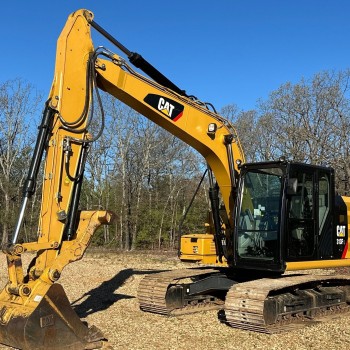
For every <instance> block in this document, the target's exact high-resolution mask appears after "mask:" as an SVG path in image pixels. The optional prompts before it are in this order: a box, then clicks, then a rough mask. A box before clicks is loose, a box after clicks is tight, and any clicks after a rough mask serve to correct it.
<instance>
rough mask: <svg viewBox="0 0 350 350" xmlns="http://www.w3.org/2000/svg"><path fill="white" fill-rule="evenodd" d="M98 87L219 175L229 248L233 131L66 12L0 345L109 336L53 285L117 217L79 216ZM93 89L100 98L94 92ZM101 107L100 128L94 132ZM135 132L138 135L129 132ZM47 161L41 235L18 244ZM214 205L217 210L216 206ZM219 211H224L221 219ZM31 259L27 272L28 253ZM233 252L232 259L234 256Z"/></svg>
mask: <svg viewBox="0 0 350 350" xmlns="http://www.w3.org/2000/svg"><path fill="white" fill-rule="evenodd" d="M91 27H94V28H95V29H97V30H98V31H99V32H100V33H102V34H103V35H105V36H106V37H107V39H109V40H110V41H112V42H113V43H114V44H116V45H117V46H118V47H119V48H120V49H121V50H122V51H123V52H124V53H126V54H127V56H128V58H129V59H130V60H131V61H132V62H134V63H135V64H136V65H137V66H138V67H139V68H141V69H143V70H144V71H145V72H146V73H148V74H149V75H150V76H151V77H152V78H153V79H150V78H148V77H146V76H144V75H142V74H140V73H138V72H136V71H135V70H134V69H133V68H131V66H130V65H129V64H128V63H126V61H125V59H123V58H122V57H121V56H119V55H117V54H115V53H113V52H111V51H109V50H107V49H104V48H100V47H99V48H97V49H95V48H94V46H93V43H92V39H91V33H90V30H91ZM99 89H100V90H104V91H106V92H107V93H109V94H111V95H113V96H114V97H115V98H117V99H119V100H120V101H122V102H124V103H125V104H127V105H129V106H130V107H131V108H133V109H134V110H136V111H138V112H139V113H141V114H143V115H144V116H145V117H147V118H148V119H150V120H152V121H153V122H155V123H156V124H158V125H160V126H161V127H162V128H164V129H166V130H168V131H169V132H170V133H172V134H173V135H175V136H177V137H178V138H180V139H181V140H183V141H184V142H186V143H187V144H188V145H190V146H192V147H193V148H194V149H196V150H197V151H198V152H199V153H200V154H202V155H203V157H204V158H205V159H206V161H207V163H208V168H209V169H210V171H212V172H213V173H214V174H215V178H216V182H217V184H218V187H219V189H220V192H221V197H222V201H223V203H224V207H225V213H226V215H225V216H226V218H225V220H224V221H225V222H226V230H225V232H224V233H222V232H221V231H220V230H221V223H220V222H219V220H220V219H219V218H218V216H217V217H216V218H215V217H214V223H215V221H216V228H217V231H218V232H217V237H219V238H217V240H218V242H217V246H218V247H220V246H221V249H220V250H218V255H219V256H220V257H222V256H223V255H225V251H226V249H223V245H222V244H221V243H220V242H219V240H220V241H225V242H228V243H229V242H230V238H231V234H232V227H233V222H232V217H233V213H232V208H233V201H234V191H235V187H236V182H237V180H236V176H237V174H238V172H239V169H238V165H237V164H239V162H244V156H243V152H242V149H241V146H240V143H239V140H238V137H237V134H236V132H235V130H234V128H233V127H232V125H231V124H230V123H229V122H228V121H227V120H226V119H224V118H223V117H222V116H220V115H218V114H217V113H215V111H212V110H210V109H209V108H208V107H207V105H206V104H204V103H202V102H200V101H198V100H197V99H195V98H193V97H189V96H187V95H186V93H185V92H184V91H182V90H181V89H179V88H178V87H177V86H176V85H174V84H173V83H172V82H170V81H169V80H168V79H167V78H166V77H164V76H163V75H162V74H161V73H159V72H158V71H157V70H156V69H155V68H154V67H153V66H151V65H150V64H149V63H148V62H147V61H145V60H144V59H143V58H142V57H141V56H140V55H138V54H135V53H132V52H130V51H128V50H127V49H126V48H125V47H124V46H123V45H121V44H120V43H119V42H118V41H117V40H116V39H114V38H113V37H112V36H111V35H109V34H108V33H107V32H106V31H104V30H103V29H102V28H101V27H100V26H99V25H98V24H97V23H96V22H95V21H94V20H93V14H92V13H91V12H90V11H87V10H79V11H77V12H75V13H73V14H72V15H70V16H69V18H68V20H67V22H66V25H65V27H64V29H63V31H62V33H61V35H60V37H59V39H58V43H57V53H56V66H55V72H54V79H53V83H52V87H51V91H50V93H49V97H48V100H47V103H46V105H45V110H44V112H43V118H42V122H41V125H40V127H39V133H38V138H37V142H36V146H35V150H34V154H33V158H32V162H31V165H30V168H29V171H28V177H27V181H26V185H25V187H24V191H23V194H24V200H23V205H22V208H21V211H20V214H19V218H18V222H17V226H16V228H15V232H14V234H13V237H12V242H11V244H9V245H8V246H7V247H4V248H3V251H4V252H5V254H6V256H7V261H8V272H9V282H8V284H7V285H6V287H5V288H4V289H3V291H2V292H1V294H0V342H1V343H4V344H7V345H10V346H14V347H17V348H20V349H34V348H35V349H63V348H64V349H66V348H69V349H87V348H100V347H103V346H104V341H103V335H102V333H101V332H99V331H98V330H96V329H95V328H87V327H86V326H85V325H84V324H83V323H82V322H80V320H79V319H78V317H77V315H76V314H75V312H74V311H73V310H72V309H71V307H70V305H69V301H68V299H67V297H66V295H65V293H64V291H63V288H62V287H61V286H60V285H58V284H57V283H55V282H56V281H57V280H58V279H59V277H60V275H61V273H62V270H63V269H64V267H65V266H66V265H67V264H68V263H70V262H73V261H76V260H79V259H81V258H82V257H83V254H84V252H85V250H86V248H87V247H88V245H89V243H90V241H91V238H92V236H93V234H94V232H95V230H96V229H97V228H98V227H99V226H100V225H101V224H107V223H109V222H110V221H111V220H112V213H110V212H108V211H80V210H79V207H78V205H79V198H80V192H81V186H82V181H83V174H84V167H85V162H86V156H87V153H88V151H89V147H90V145H91V143H92V142H93V141H94V140H96V139H97V138H98V137H99V136H100V135H101V133H102V132H103V127H104V120H103V118H104V117H103V115H104V113H103V106H102V103H101V99H100V96H99ZM94 90H95V92H94ZM94 96H95V98H97V102H98V104H99V107H100V109H101V111H100V112H101V113H100V115H101V121H100V123H99V125H100V130H99V131H98V132H97V134H96V135H91V134H90V133H89V131H88V130H89V127H90V125H91V122H92V118H93V117H94V114H95V113H94V112H93V110H95V111H96V106H95V105H96V104H95V103H94V101H93V99H94ZM130 132H132V131H130ZM43 159H44V160H45V165H44V178H43V188H42V200H41V210H40V219H39V226H38V236H37V237H38V238H37V241H35V242H28V243H22V244H21V243H19V235H20V230H21V226H22V222H23V220H24V217H25V209H26V206H27V203H28V200H29V199H30V197H31V196H32V195H33V193H34V192H35V188H36V182H37V177H38V174H39V169H40V166H41V165H40V164H41V162H42V160H43ZM214 187H215V186H214V181H212V188H213V193H212V196H211V197H212V203H214V207H215V206H216V207H215V208H216V209H215V211H216V212H217V213H218V195H217V193H216V192H215V191H214ZM215 203H216V204H215ZM217 215H218V214H217ZM26 251H30V252H34V253H35V258H34V259H33V260H32V262H31V263H30V265H29V266H28V269H27V271H26V272H24V270H23V267H22V258H21V255H22V253H24V252H26ZM230 255H231V256H232V253H231V254H230Z"/></svg>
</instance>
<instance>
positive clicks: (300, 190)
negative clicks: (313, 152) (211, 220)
mask: <svg viewBox="0 0 350 350" xmlns="http://www.w3.org/2000/svg"><path fill="white" fill-rule="evenodd" d="M346 211H347V209H346V205H345V203H344V201H343V200H342V198H341V197H340V196H335V189H334V171H333V169H332V168H327V167H321V166H314V165H306V164H301V163H294V162H286V161H278V162H264V163H254V164H245V165H243V166H242V168H241V179H240V185H239V189H238V200H237V207H236V215H235V220H236V225H235V234H234V238H235V239H234V243H235V253H236V254H235V257H234V259H235V261H234V264H235V266H236V267H238V268H244V269H256V270H264V271H275V272H284V271H285V270H289V269H294V268H295V269H296V267H297V266H298V267H300V268H303V266H305V268H307V266H310V262H314V263H315V262H319V263H321V262H322V261H327V260H333V259H341V258H342V257H344V253H345V250H346V242H347V230H346V228H347V215H346ZM332 213H335V215H332ZM320 267H321V266H320Z"/></svg>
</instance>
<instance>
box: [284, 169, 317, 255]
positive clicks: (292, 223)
mask: <svg viewBox="0 0 350 350" xmlns="http://www.w3.org/2000/svg"><path fill="white" fill-rule="evenodd" d="M315 178H316V176H315V171H314V169H313V168H311V167H303V166H300V165H291V167H290V171H289V181H290V182H294V188H293V191H289V192H288V193H287V211H286V218H285V219H286V231H285V232H286V241H285V243H286V260H287V261H295V260H298V261H302V260H311V259H314V258H315V256H316V244H317V242H316V240H317V235H316V232H318V229H317V230H316V222H317V216H318V215H316V209H317V207H318V203H317V202H316V192H317V191H316V186H315Z"/></svg>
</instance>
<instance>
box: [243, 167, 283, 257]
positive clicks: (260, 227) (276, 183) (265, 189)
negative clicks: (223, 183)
mask: <svg viewBox="0 0 350 350" xmlns="http://www.w3.org/2000/svg"><path fill="white" fill-rule="evenodd" d="M282 176H283V170H282V169H281V168H266V169H252V170H249V171H248V172H246V173H245V174H244V175H243V177H242V187H241V191H242V192H241V203H240V204H241V205H240V212H239V213H238V219H239V221H238V225H237V226H238V227H237V229H238V237H237V248H238V256H239V257H240V258H254V259H265V260H274V259H277V250H278V240H277V238H278V237H277V236H278V234H277V233H278V230H279V225H280V205H281V204H280V203H281V194H282Z"/></svg>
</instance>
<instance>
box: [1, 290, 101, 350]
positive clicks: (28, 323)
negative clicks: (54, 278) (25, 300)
mask: <svg viewBox="0 0 350 350" xmlns="http://www.w3.org/2000/svg"><path fill="white" fill-rule="evenodd" d="M33 299H34V300H35V297H34V296H33ZM36 299H38V298H36ZM0 309H1V310H2V312H3V313H8V312H10V313H11V316H10V319H9V321H8V322H6V324H4V323H1V322H0V343H2V344H5V345H9V346H11V347H15V348H18V349H23V350H33V349H36V350H44V349H45V350H63V349H64V350H86V349H100V348H102V347H105V345H106V339H105V338H104V336H103V334H102V332H101V331H100V330H99V329H98V328H97V327H94V326H92V327H91V328H88V327H87V325H86V324H85V323H83V322H82V321H81V320H80V319H79V317H78V315H77V314H76V312H75V311H74V310H73V309H72V307H71V305H70V303H69V300H68V298H67V296H66V293H65V292H64V290H63V288H62V286H61V285H60V284H53V285H52V286H51V287H50V288H49V290H48V291H47V293H46V294H45V295H44V296H43V297H42V299H41V300H40V301H39V303H38V305H37V306H35V307H33V308H32V310H30V307H28V306H26V307H23V306H22V305H18V304H17V305H16V304H14V303H13V302H11V301H8V302H0ZM28 309H29V312H28Z"/></svg>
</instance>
